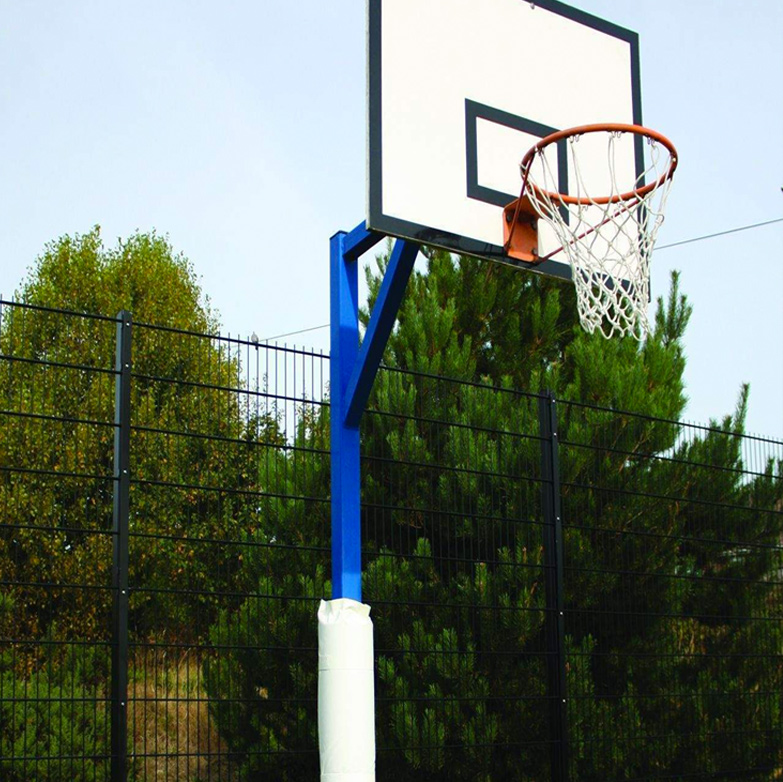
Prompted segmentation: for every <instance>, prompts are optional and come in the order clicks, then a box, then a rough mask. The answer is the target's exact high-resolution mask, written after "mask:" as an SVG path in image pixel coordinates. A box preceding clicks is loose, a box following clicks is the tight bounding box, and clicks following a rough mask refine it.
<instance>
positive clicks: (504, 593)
mask: <svg viewBox="0 0 783 782" xmlns="http://www.w3.org/2000/svg"><path fill="white" fill-rule="evenodd" d="M373 393H374V397H373V400H374V401H373V402H371V409H370V410H369V411H368V412H367V413H366V414H365V421H364V424H363V429H362V455H363V461H362V479H363V490H362V499H363V505H364V518H363V525H362V540H363V542H364V563H365V564H364V584H365V599H366V601H367V602H369V603H370V604H371V605H372V607H373V617H374V626H375V648H376V664H377V684H376V687H377V691H376V698H377V711H376V732H377V741H378V763H377V765H378V778H379V779H382V780H384V779H385V780H393V779H394V780H408V779H411V780H413V779H421V778H426V779H432V780H436V779H443V780H447V779H449V780H459V779H465V780H467V779H507V780H514V779H520V780H522V779H533V778H535V779H548V778H549V751H548V743H549V741H550V738H549V736H548V713H549V702H548V694H547V691H546V681H547V676H546V664H547V660H546V654H547V649H546V642H545V632H544V626H545V620H546V603H545V594H544V593H545V589H544V558H543V540H544V529H543V523H542V516H541V490H542V487H541V481H540V477H539V475H540V441H539V436H538V414H537V399H536V398H535V397H531V396H528V395H525V394H517V393H512V392H510V391H501V390H497V389H492V388H488V387H484V386H480V385H477V384H470V383H460V382H457V381H452V380H446V379H443V378H437V377H429V376H426V375H419V374H414V373H408V372H400V371H393V370H385V371H382V372H381V374H380V376H379V377H378V379H377V380H376V387H375V390H374V392H373Z"/></svg>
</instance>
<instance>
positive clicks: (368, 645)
mask: <svg viewBox="0 0 783 782" xmlns="http://www.w3.org/2000/svg"><path fill="white" fill-rule="evenodd" d="M318 749H319V752H320V756H321V782H375V683H374V679H373V641H372V621H371V620H370V606H368V605H365V604H364V603H359V602H357V601H356V600H349V599H348V598H340V599H338V600H329V601H326V600H322V601H321V605H320V606H319V608H318Z"/></svg>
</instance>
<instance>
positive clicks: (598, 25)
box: [367, 0, 644, 279]
mask: <svg viewBox="0 0 783 782" xmlns="http://www.w3.org/2000/svg"><path fill="white" fill-rule="evenodd" d="M474 1H475V2H480V0H474ZM383 2H384V0H367V11H368V18H367V36H368V42H367V53H368V54H367V57H368V59H367V89H368V101H367V111H368V117H367V120H368V121H367V124H368V128H369V133H368V138H367V144H368V149H367V188H368V192H367V227H368V228H369V229H371V230H373V231H378V232H381V233H384V234H387V235H389V236H395V237H398V238H402V239H411V240H412V241H415V242H418V243H419V244H428V245H433V246H435V247H442V248H443V249H445V250H448V251H450V252H454V253H462V254H465V255H473V256H476V257H479V258H486V259H487V260H492V261H499V262H501V263H507V264H511V265H513V266H519V267H521V268H526V269H530V270H531V271H535V272H539V273H541V274H547V275H550V276H554V277H561V278H564V279H571V269H570V267H569V266H568V265H567V264H565V263H561V262H558V261H551V260H550V261H544V262H543V263H539V264H529V263H525V262H524V261H516V260H514V259H510V258H509V257H508V256H507V255H506V254H505V252H504V251H503V248H502V247H501V246H500V245H495V244H490V243H487V242H479V241H476V240H474V239H469V238H467V237H464V236H460V235H458V234H453V233H451V232H449V231H443V230H440V229H437V228H432V227H430V226H425V225H420V224H418V223H413V222H410V221H408V220H401V219H399V218H396V217H392V216H391V215H386V214H384V213H383V202H382V193H383V182H382V176H383V166H382V161H381V151H382V148H383V139H382V133H381V120H382V105H383V104H382V101H381V61H382V57H381V42H382V35H381V19H382V16H383V14H382V5H383ZM386 2H393V0H386ZM536 6H538V7H540V8H543V9H544V10H546V11H550V12H552V13H555V14H559V15H560V16H563V17H565V18H567V19H570V20H572V21H575V22H578V23H580V24H583V25H586V26H587V27H591V28H592V29H594V30H598V31H599V32H602V33H605V34H607V35H611V36H614V37H615V38H619V39H620V40H622V41H626V42H627V43H628V44H629V46H630V50H631V51H630V55H631V57H630V59H631V100H632V110H633V122H634V123H635V124H637V125H641V124H642V97H641V68H640V56H639V36H638V34H637V33H635V32H633V31H632V30H628V29H626V28H624V27H620V26H619V25H616V24H613V23H612V22H607V21H606V20H604V19H600V18H599V17H597V16H593V15H592V14H588V13H586V12H585V11H580V10H579V9H577V8H573V7H571V6H569V5H566V4H565V3H561V2H559V1H558V0H536ZM468 103H473V104H474V106H479V105H480V104H475V103H474V102H473V101H469V100H468V99H466V115H467V110H468ZM484 108H486V109H487V110H488V111H489V112H497V114H496V115H495V116H497V117H501V118H503V119H504V121H503V122H501V124H506V121H505V120H511V121H521V122H523V123H527V122H529V121H528V120H525V119H524V118H521V117H517V118H516V120H514V117H515V115H510V114H507V113H506V112H501V111H500V110H498V109H492V108H491V107H484ZM477 116H483V115H477ZM485 118H486V119H491V118H490V117H485ZM610 119H611V118H610ZM537 124H538V123H531V125H530V127H532V126H533V125H537ZM509 127H515V125H509ZM540 127H541V128H543V127H544V126H540ZM466 128H467V125H466ZM519 129H522V130H524V129H525V128H519ZM528 132H530V131H528ZM535 135H538V134H537V133H535ZM635 152H636V169H637V174H638V175H639V176H641V174H642V172H643V171H644V140H643V139H642V138H641V137H640V136H637V138H636V150H635ZM468 154H469V152H468ZM470 173H471V172H470V170H469V172H468V177H469V179H470ZM473 173H474V174H475V176H476V181H475V184H476V186H477V187H478V188H480V185H478V181H477V166H476V167H474V169H473ZM484 191H488V192H484ZM475 192H477V193H480V194H482V195H484V196H486V197H487V198H489V197H494V198H497V197H498V194H497V191H493V190H490V189H489V188H483V189H480V190H476V191H475ZM491 194H495V195H494V196H492V195H491ZM502 195H504V196H505V194H502ZM513 198H516V195H514V196H513V197H512V199H509V200H513ZM481 200H485V199H484V198H482V199H481ZM489 203H496V201H489Z"/></svg>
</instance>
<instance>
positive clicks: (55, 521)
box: [0, 302, 783, 782]
mask: <svg viewBox="0 0 783 782" xmlns="http://www.w3.org/2000/svg"><path fill="white" fill-rule="evenodd" d="M0 315H1V316H2V320H0V514H2V515H1V516H0V586H1V587H2V588H1V589H0V778H1V779H3V780H9V781H11V782H16V780H29V779H34V780H75V779H79V780H81V779H84V780H109V779H111V780H126V779H127V780H153V779H154V780H160V779H163V780H250V779H253V780H255V779H270V780H271V779H274V780H300V779H313V778H315V777H316V775H317V773H318V754H317V731H316V700H315V696H316V681H317V648H316V645H317V637H316V623H315V613H316V610H317V605H318V602H319V600H321V599H322V598H324V597H326V598H328V597H329V594H330V584H329V573H330V551H329V452H328V443H329V438H328V432H329V428H328V427H329V406H328V400H327V392H328V389H327V387H326V379H327V378H328V359H327V358H326V357H325V356H323V355H319V354H315V353H312V352H310V351H305V350H297V349H295V348H281V347H273V346H268V345H260V344H255V343H253V342H248V341H245V340H239V339H233V338H230V337H220V336H207V335H200V334H192V333H187V332H183V331H181V330H176V329H171V328H163V327H159V326H153V325H148V324H140V323H134V322H133V321H132V318H131V316H130V314H129V313H120V315H119V316H118V317H117V318H101V317H95V316H89V315H83V314H77V313H69V312H62V311H54V310H51V309H46V308H41V307H32V306H29V305H23V304H18V303H9V302H2V303H0ZM362 459H363V463H362V481H363V485H362V501H363V515H362V535H363V552H364V554H363V557H364V595H365V598H366V600H367V602H369V603H370V604H371V605H372V607H373V618H374V624H375V648H376V670H377V675H376V733H377V741H378V778H379V780H392V779H393V780H395V782H402V781H403V780H424V779H427V780H533V779H535V780H546V779H551V780H553V782H555V781H560V780H573V781H576V780H621V779H622V780H629V779H690V778H704V779H727V778H731V777H736V778H742V779H765V780H767V779H769V780H772V779H775V778H777V777H778V776H780V775H781V774H783V720H782V718H781V713H782V712H783V608H781V606H783V477H781V463H782V462H783V443H780V442H777V441H773V440H769V439H763V438H756V437H749V436H746V435H740V434H736V433H733V432H731V431H730V428H727V427H699V426H693V425H687V424H682V423H679V422H674V421H664V420H658V419H652V418H649V417H645V416H642V415H634V414H630V413H625V412H620V411H614V410H606V409H600V408H595V407H591V406H588V405H581V404H576V403H570V402H565V401H562V400H557V399H555V398H554V397H553V396H552V395H550V394H543V395H537V394H530V393H522V392H519V391H515V390H512V389H506V388H502V389H501V388H493V387H488V386H484V385H481V384H477V383H469V382H464V381H459V380H453V379H446V378H441V377H433V376H427V375H424V374H421V373H411V372H404V371H400V370H395V369H388V368H387V369H382V370H381V372H380V373H379V376H378V379H377V380H376V386H375V389H374V391H373V396H372V398H371V403H370V407H369V409H368V411H367V412H366V413H365V416H364V419H363V423H362Z"/></svg>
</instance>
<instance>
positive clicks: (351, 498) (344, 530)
mask: <svg viewBox="0 0 783 782" xmlns="http://www.w3.org/2000/svg"><path fill="white" fill-rule="evenodd" d="M346 236H347V234H346V233H345V232H343V231H340V232H338V233H336V234H335V235H334V236H333V237H332V238H331V239H330V242H329V249H330V274H331V286H330V288H331V292H330V307H331V324H330V328H331V361H330V383H329V400H330V421H331V423H330V429H331V451H332V462H331V466H332V475H331V481H332V597H333V598H335V599H337V598H350V599H352V600H356V601H357V602H361V600H362V561H361V560H362V558H361V529H360V519H361V509H360V483H359V426H358V424H357V425H355V426H347V425H346V423H345V410H344V402H345V391H346V388H347V387H348V383H349V381H350V379H351V373H352V372H353V369H354V365H355V363H356V357H357V355H358V353H359V290H358V289H359V271H358V266H359V264H358V261H357V259H356V257H355V256H354V257H351V258H347V257H346Z"/></svg>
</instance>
